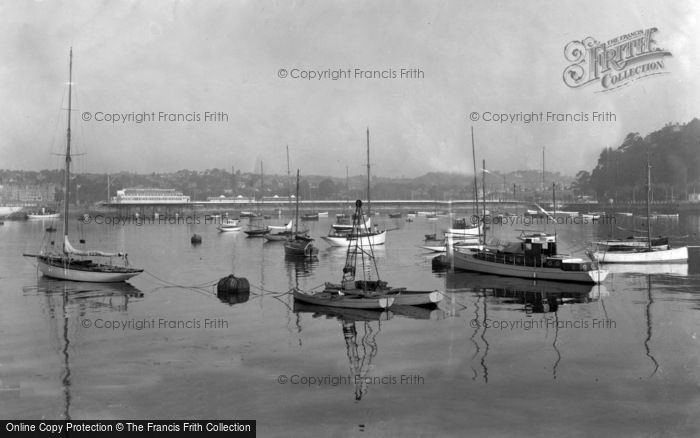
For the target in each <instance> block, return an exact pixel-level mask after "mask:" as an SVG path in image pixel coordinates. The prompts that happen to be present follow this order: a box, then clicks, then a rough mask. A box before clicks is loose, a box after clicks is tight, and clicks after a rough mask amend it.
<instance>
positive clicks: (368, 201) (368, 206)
mask: <svg viewBox="0 0 700 438" xmlns="http://www.w3.org/2000/svg"><path fill="white" fill-rule="evenodd" d="M369 180H370V168H369V128H367V216H371V215H372V212H371V211H370V197H369Z"/></svg>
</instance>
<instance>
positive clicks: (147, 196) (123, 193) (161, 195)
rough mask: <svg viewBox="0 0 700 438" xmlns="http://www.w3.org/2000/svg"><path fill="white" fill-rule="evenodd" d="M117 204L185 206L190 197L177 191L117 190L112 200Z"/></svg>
mask: <svg viewBox="0 0 700 438" xmlns="http://www.w3.org/2000/svg"><path fill="white" fill-rule="evenodd" d="M112 202H113V203H115V204H184V203H188V202H190V197H189V196H186V195H183V194H182V192H178V191H176V190H175V189H124V190H117V196H115V197H113V198H112Z"/></svg>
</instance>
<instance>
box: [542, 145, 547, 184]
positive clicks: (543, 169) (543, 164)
mask: <svg viewBox="0 0 700 438" xmlns="http://www.w3.org/2000/svg"><path fill="white" fill-rule="evenodd" d="M546 187H547V186H546V184H545V182H544V146H542V191H543V192H544V190H545V188H546Z"/></svg>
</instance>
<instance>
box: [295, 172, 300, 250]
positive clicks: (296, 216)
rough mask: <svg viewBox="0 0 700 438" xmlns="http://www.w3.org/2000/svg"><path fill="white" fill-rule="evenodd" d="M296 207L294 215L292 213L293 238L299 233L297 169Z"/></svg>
mask: <svg viewBox="0 0 700 438" xmlns="http://www.w3.org/2000/svg"><path fill="white" fill-rule="evenodd" d="M296 201H297V207H296V213H294V237H295V238H296V237H297V234H298V233H299V169H297V199H296Z"/></svg>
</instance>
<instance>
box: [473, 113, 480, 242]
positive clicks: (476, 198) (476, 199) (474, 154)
mask: <svg viewBox="0 0 700 438" xmlns="http://www.w3.org/2000/svg"><path fill="white" fill-rule="evenodd" d="M472 163H474V204H475V205H476V221H477V222H476V226H477V228H476V230H477V232H478V233H479V239H481V224H480V223H479V221H480V217H479V186H478V185H477V184H478V182H477V179H476V152H475V150H474V127H473V126H472Z"/></svg>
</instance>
